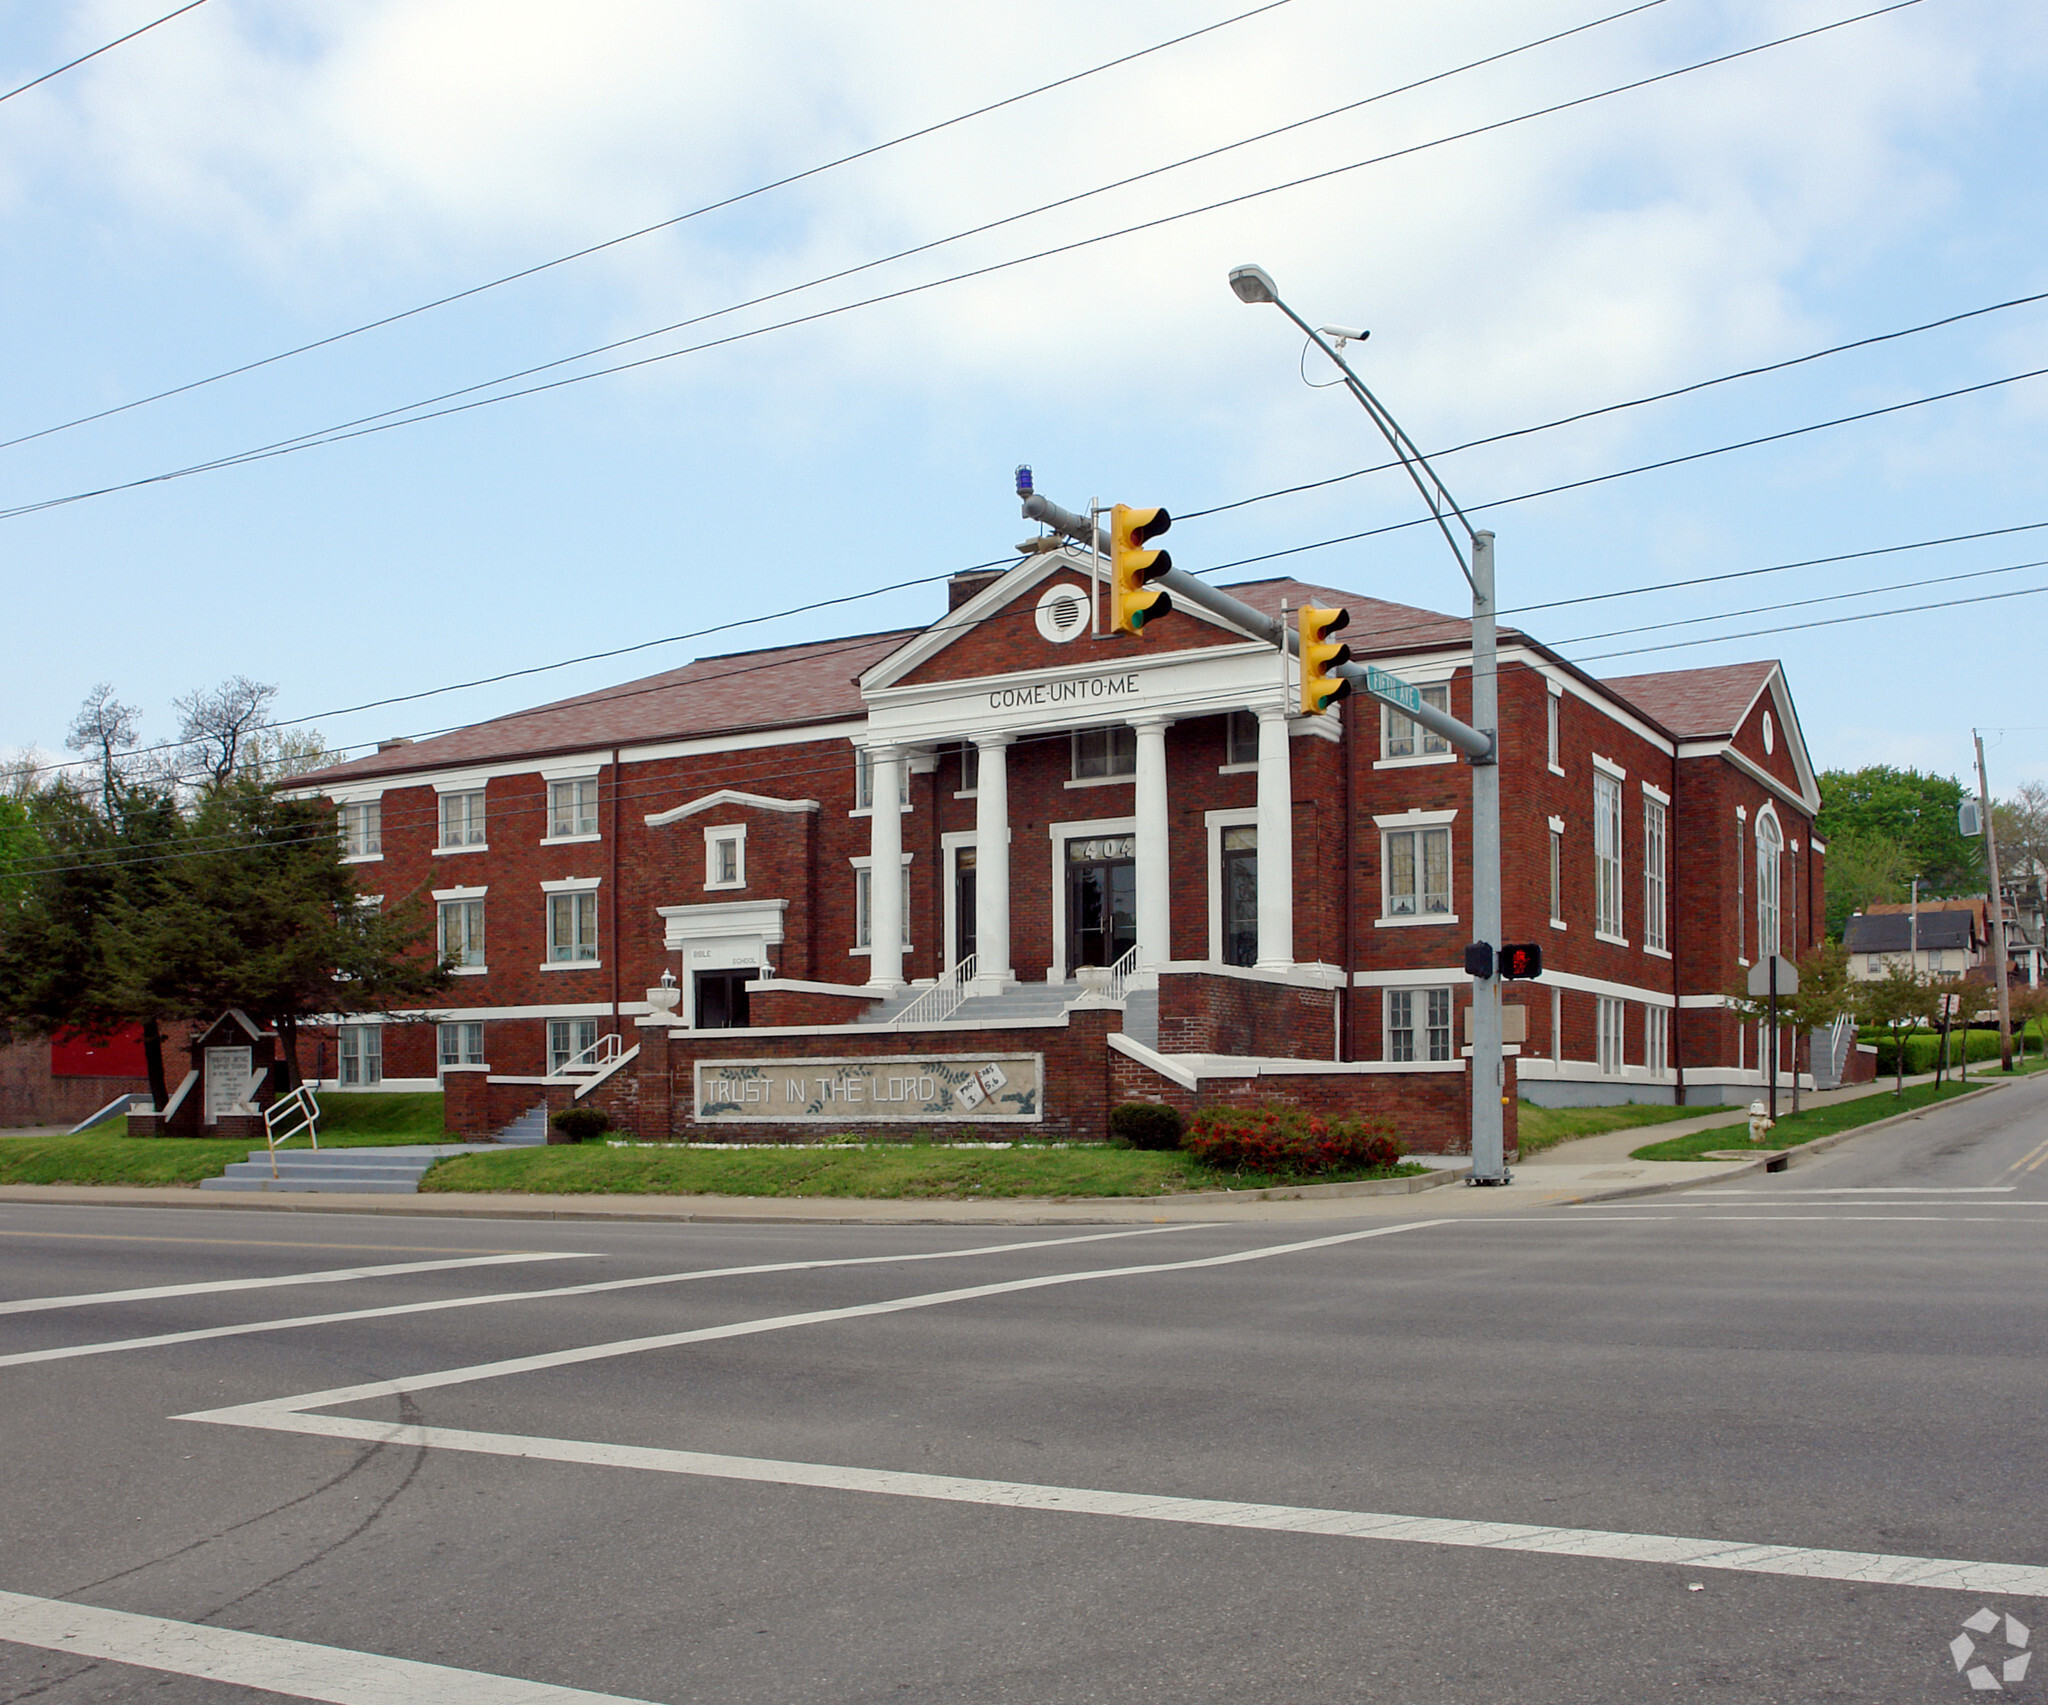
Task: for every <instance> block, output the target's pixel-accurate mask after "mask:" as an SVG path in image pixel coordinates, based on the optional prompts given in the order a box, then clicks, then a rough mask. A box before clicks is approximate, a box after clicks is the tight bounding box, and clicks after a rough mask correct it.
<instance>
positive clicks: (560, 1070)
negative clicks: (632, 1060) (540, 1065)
mask: <svg viewBox="0 0 2048 1705" xmlns="http://www.w3.org/2000/svg"><path fill="white" fill-rule="evenodd" d="M625 1051H626V1039H625V1038H624V1037H623V1036H621V1035H620V1034H619V1033H618V1032H617V1031H616V1030H612V1031H607V1032H606V1033H605V1034H604V1035H602V1036H600V1037H599V1038H598V1039H597V1040H596V1041H595V1042H593V1043H591V1044H590V1046H589V1047H587V1048H585V1049H583V1050H582V1051H581V1052H579V1053H574V1054H571V1055H570V1056H569V1057H568V1058H567V1059H566V1060H564V1061H563V1062H562V1063H561V1064H560V1065H559V1066H557V1067H555V1069H554V1070H553V1071H551V1072H549V1073H548V1076H549V1077H567V1076H568V1075H569V1074H570V1073H571V1072H601V1071H603V1070H604V1068H605V1067H606V1066H610V1065H616V1064H617V1063H618V1059H619V1056H620V1055H621V1054H623V1053H624V1052H625Z"/></svg>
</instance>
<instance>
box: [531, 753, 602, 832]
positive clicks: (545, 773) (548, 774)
mask: <svg viewBox="0 0 2048 1705" xmlns="http://www.w3.org/2000/svg"><path fill="white" fill-rule="evenodd" d="M602 771H603V766H602V765H600V766H598V767H597V768H596V769H589V768H579V769H573V770H542V771H541V773H540V774H541V781H542V783H543V784H544V785H543V789H542V793H543V799H542V809H543V810H544V811H545V812H546V813H547V815H546V817H545V818H544V819H543V821H544V822H545V823H546V825H547V827H546V829H545V830H544V831H543V832H542V834H541V837H540V844H541V845H542V846H544V847H559V846H563V845H566V844H567V843H569V842H571V841H601V840H603V839H604V827H603V812H602V811H599V812H598V818H599V826H598V827H597V828H596V829H594V830H592V831H590V832H589V833H587V834H586V833H583V832H580V831H579V832H578V833H576V834H573V835H558V834H556V833H554V827H555V787H556V784H557V783H560V782H565V781H587V782H600V783H601V782H602V781H603V779H604V778H603V773H602ZM603 795H604V789H603V788H602V787H601V786H600V787H599V788H598V797H597V799H596V800H594V801H593V802H592V803H593V808H596V807H598V806H602V805H603V803H604V798H603Z"/></svg>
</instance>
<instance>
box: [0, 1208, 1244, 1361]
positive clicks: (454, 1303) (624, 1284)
mask: <svg viewBox="0 0 2048 1705" xmlns="http://www.w3.org/2000/svg"><path fill="white" fill-rule="evenodd" d="M1213 1223H1214V1222H1202V1223H1201V1224H1194V1223H1190V1224H1186V1225H1157V1226H1141V1227H1139V1228H1137V1229H1136V1230H1132V1231H1098V1232H1089V1233H1087V1234H1086V1235H1085V1236H1081V1237H1048V1238H1034V1239H1032V1240H1031V1241H1029V1242H1026V1243H991V1244H984V1245H982V1246H981V1247H979V1248H974V1249H940V1250H931V1251H923V1252H920V1253H917V1254H912V1255H852V1256H845V1257H840V1258H833V1259H825V1260H817V1261H775V1262H770V1263H767V1264H765V1265H759V1266H753V1267H705V1268H699V1269H697V1270H695V1271H692V1272H688V1273H653V1274H648V1275H644V1276H642V1277H640V1278H634V1279H596V1280H592V1281H591V1282H590V1283H589V1284H585V1285H559V1286H554V1287H551V1288H550V1289H547V1290H539V1291H494V1292H491V1293H489V1294H487V1295H484V1296H464V1297H439V1298H436V1299H434V1300H433V1301H431V1302H402V1303H389V1304H387V1305H385V1306H384V1307H382V1308H353V1309H347V1310H343V1311H341V1312H338V1313H334V1314H298V1315H286V1316H284V1317H282V1318H280V1319H275V1320H247V1321H241V1322H239V1323H237V1324H236V1325H233V1326H198V1327H193V1328H191V1329H190V1330H189V1331H184V1332H159V1333H156V1334H154V1335H153V1336H150V1337H147V1338H109V1339H103V1340H100V1341H99V1342H96V1343H91V1344H59V1345H55V1346H53V1347H52V1348H50V1349H46V1350H19V1351H16V1352H15V1353H14V1354H12V1355H6V1356H0V1368H12V1367H25V1366H28V1365H29V1364H31V1363H34V1362H68V1361H72V1360H74V1359H76V1358H77V1357H79V1356H108V1355H113V1354H116V1353H117V1352H120V1351H123V1350H154V1349H160V1348H162V1347H164V1346H166V1345H170V1344H197V1343H200V1342H202V1341H203V1340H205V1339H208V1338H244V1337H248V1336H249V1335H250V1334H252V1333H257V1332H288V1331H290V1330H292V1329H293V1328H294V1327H299V1326H332V1325H335V1324H336V1323H338V1322H340V1321H344V1320H386V1319H390V1318H391V1317H393V1316H395V1315H401V1314H432V1313H435V1312H437V1311H439V1310H441V1309H444V1308H482V1307H484V1306H486V1305H487V1304H493V1303H504V1302H546V1301H548V1300H550V1299H552V1298H556V1297H583V1296H596V1295H598V1294H599V1293H600V1292H603V1291H631V1290H639V1289H640V1288H641V1287H643V1286H646V1285H681V1284H688V1283H689V1282H690V1281H692V1280H694V1279H732V1278H745V1277H751V1276H752V1275H755V1274H759V1273H800V1272H806V1271H809V1270H811V1269H813V1268H818V1267H875V1266H884V1265H891V1264H894V1263H896V1262H899V1261H946V1260H953V1259H957V1258H961V1257H965V1256H970V1255H1003V1254H1007V1253H1009V1251H1011V1250H1013V1249H1057V1248H1059V1247H1061V1246H1063V1245H1065V1244H1069V1243H1100V1242H1103V1241H1104V1240H1106V1239H1108V1238H1113V1237H1151V1236H1154V1235H1156V1234H1158V1233H1160V1232H1167V1231H1199V1230H1203V1229H1205V1228H1206V1227H1207V1226H1209V1225H1213Z"/></svg>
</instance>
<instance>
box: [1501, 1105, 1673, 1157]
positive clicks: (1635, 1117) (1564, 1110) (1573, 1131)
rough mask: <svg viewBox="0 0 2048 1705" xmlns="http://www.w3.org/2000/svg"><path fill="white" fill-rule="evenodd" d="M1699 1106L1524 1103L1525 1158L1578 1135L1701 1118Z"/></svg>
mask: <svg viewBox="0 0 2048 1705" xmlns="http://www.w3.org/2000/svg"><path fill="white" fill-rule="evenodd" d="M1699 1114H1700V1110H1699V1109H1698V1108H1697V1107H1637V1106H1633V1105H1631V1106H1626V1107H1535V1106H1531V1105H1530V1104H1529V1103H1528V1102H1526V1101H1525V1102H1523V1103H1522V1104H1521V1107H1520V1108H1519V1109H1518V1110H1517V1112H1516V1115H1515V1119H1516V1127H1515V1128H1516V1130H1517V1131H1518V1132H1519V1137H1518V1139H1517V1140H1518V1141H1519V1142H1520V1144H1521V1149H1522V1158H1523V1159H1524V1160H1526V1159H1528V1157H1529V1156H1530V1155H1532V1154H1541V1153H1542V1152H1543V1151H1544V1150H1545V1149H1547V1148H1555V1147H1556V1146H1557V1145H1558V1144H1559V1143H1568V1142H1570V1141H1572V1139H1573V1138H1575V1137H1597V1136H1598V1135H1599V1134H1600V1133H1601V1132H1602V1131H1623V1130H1627V1129H1628V1128H1629V1127H1630V1126H1632V1125H1661V1124H1663V1123H1664V1122H1665V1121H1666V1120H1669V1119H1697V1118H1698V1117H1699Z"/></svg>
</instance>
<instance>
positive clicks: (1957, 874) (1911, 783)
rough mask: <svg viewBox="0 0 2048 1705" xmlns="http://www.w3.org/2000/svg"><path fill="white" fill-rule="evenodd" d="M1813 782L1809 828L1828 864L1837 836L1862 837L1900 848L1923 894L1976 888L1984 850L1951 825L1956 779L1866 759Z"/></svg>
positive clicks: (1958, 795)
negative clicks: (1816, 795)
mask: <svg viewBox="0 0 2048 1705" xmlns="http://www.w3.org/2000/svg"><path fill="white" fill-rule="evenodd" d="M1819 781H1820V798H1821V805H1820V820H1819V823H1818V824H1817V825H1816V826H1817V828H1818V830H1819V832H1820V837H1821V839H1822V840H1823V841H1824V842H1825V843H1826V844H1827V847H1828V852H1829V857H1830V860H1831V861H1832V859H1833V857H1834V852H1835V845H1836V842H1837V841H1838V840H1839V839H1841V838H1842V837H1843V836H1861V837H1864V838H1865V839H1866V840H1868V841H1878V842H1889V843H1891V844H1892V845H1894V846H1897V847H1899V848H1900V849H1902V850H1903V852H1904V853H1905V855H1906V860H1907V870H1906V875H1907V876H1908V877H1911V876H1914V875H1917V876H1918V877H1919V878H1920V879H1921V891H1922V892H1923V893H1928V894H1934V895H1954V894H1967V893H1973V892H1978V891H1981V889H1982V887H1983V880H1984V879H1983V874H1982V873H1983V868H1984V862H1983V861H1984V855H1983V847H1982V843H1981V841H1979V840H1976V839H1972V838H1968V837H1965V836H1964V835H1963V834H1962V833H1961V832H1960V831H1959V830H1958V829H1957V828H1956V807H1957V806H1958V805H1960V804H1961V803H1962V799H1963V784H1962V783H1961V782H1959V781H1957V780H1956V779H1955V778H1954V777H1953V776H1932V775H1922V774H1921V773H1920V772H1919V771H1918V770H1901V769H1895V768H1894V767H1893V766H1892V765H1890V764H1871V765H1868V766H1866V767H1865V768H1863V769H1860V770H1826V771H1823V772H1822V774H1821V776H1820V777H1819ZM1844 915H1845V916H1846V913H1845V914H1844Z"/></svg>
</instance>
